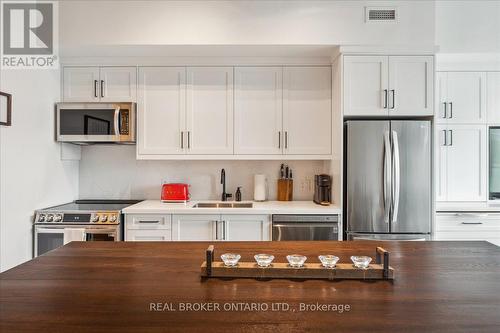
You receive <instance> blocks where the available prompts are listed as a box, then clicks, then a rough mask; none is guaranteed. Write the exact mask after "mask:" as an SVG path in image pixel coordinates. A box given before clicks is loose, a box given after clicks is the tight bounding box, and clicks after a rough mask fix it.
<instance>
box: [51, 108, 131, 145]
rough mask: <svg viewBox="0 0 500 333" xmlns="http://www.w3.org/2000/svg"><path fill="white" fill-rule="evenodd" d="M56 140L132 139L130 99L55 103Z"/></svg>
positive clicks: (124, 140) (103, 141)
mask: <svg viewBox="0 0 500 333" xmlns="http://www.w3.org/2000/svg"><path fill="white" fill-rule="evenodd" d="M56 112H57V115H56V117H57V128H56V131H57V133H56V136H57V141H61V142H72V143H82V144H83V143H99V142H102V143H106V142H114V143H134V142H135V104H134V103H58V104H57V109H56Z"/></svg>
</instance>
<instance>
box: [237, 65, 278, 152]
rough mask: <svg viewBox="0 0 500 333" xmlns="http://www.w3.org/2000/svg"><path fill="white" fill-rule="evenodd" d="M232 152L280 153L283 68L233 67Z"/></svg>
mask: <svg viewBox="0 0 500 333" xmlns="http://www.w3.org/2000/svg"><path fill="white" fill-rule="evenodd" d="M234 71H235V85H234V86H235V92H234V112H235V113H234V117H235V119H234V125H235V132H234V133H235V147H234V152H235V154H260V155H268V154H281V153H282V149H283V142H284V137H283V133H282V119H283V103H282V99H283V86H282V84H283V69H282V68H281V67H237V68H235V70H234Z"/></svg>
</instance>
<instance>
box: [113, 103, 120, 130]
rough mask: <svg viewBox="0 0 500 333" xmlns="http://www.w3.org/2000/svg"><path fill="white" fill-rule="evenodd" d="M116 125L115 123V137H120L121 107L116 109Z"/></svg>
mask: <svg viewBox="0 0 500 333" xmlns="http://www.w3.org/2000/svg"><path fill="white" fill-rule="evenodd" d="M114 123H115V135H116V136H120V128H119V127H120V107H119V106H117V107H116V109H115V117H114Z"/></svg>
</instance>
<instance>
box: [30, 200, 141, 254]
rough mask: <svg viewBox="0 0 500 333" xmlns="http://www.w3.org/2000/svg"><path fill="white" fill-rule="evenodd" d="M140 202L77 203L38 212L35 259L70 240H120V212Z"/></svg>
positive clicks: (35, 222)
mask: <svg viewBox="0 0 500 333" xmlns="http://www.w3.org/2000/svg"><path fill="white" fill-rule="evenodd" d="M137 202H139V200H76V201H74V202H70V203H67V204H64V205H60V206H54V207H50V208H46V209H40V210H37V211H36V212H35V221H34V237H33V239H34V246H33V252H34V256H35V257H36V256H39V255H41V254H43V253H45V252H48V251H50V250H53V249H55V248H58V247H60V246H62V245H64V244H66V243H68V242H71V241H115V242H116V241H120V240H122V239H123V235H122V228H121V223H122V221H123V215H122V213H121V210H122V209H123V208H125V207H128V206H130V205H132V204H135V203H137Z"/></svg>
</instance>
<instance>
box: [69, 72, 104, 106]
mask: <svg viewBox="0 0 500 333" xmlns="http://www.w3.org/2000/svg"><path fill="white" fill-rule="evenodd" d="M63 72H64V74H63V81H64V82H63V99H64V101H65V102H97V101H99V96H100V91H99V67H65V68H64V70H63Z"/></svg>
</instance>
